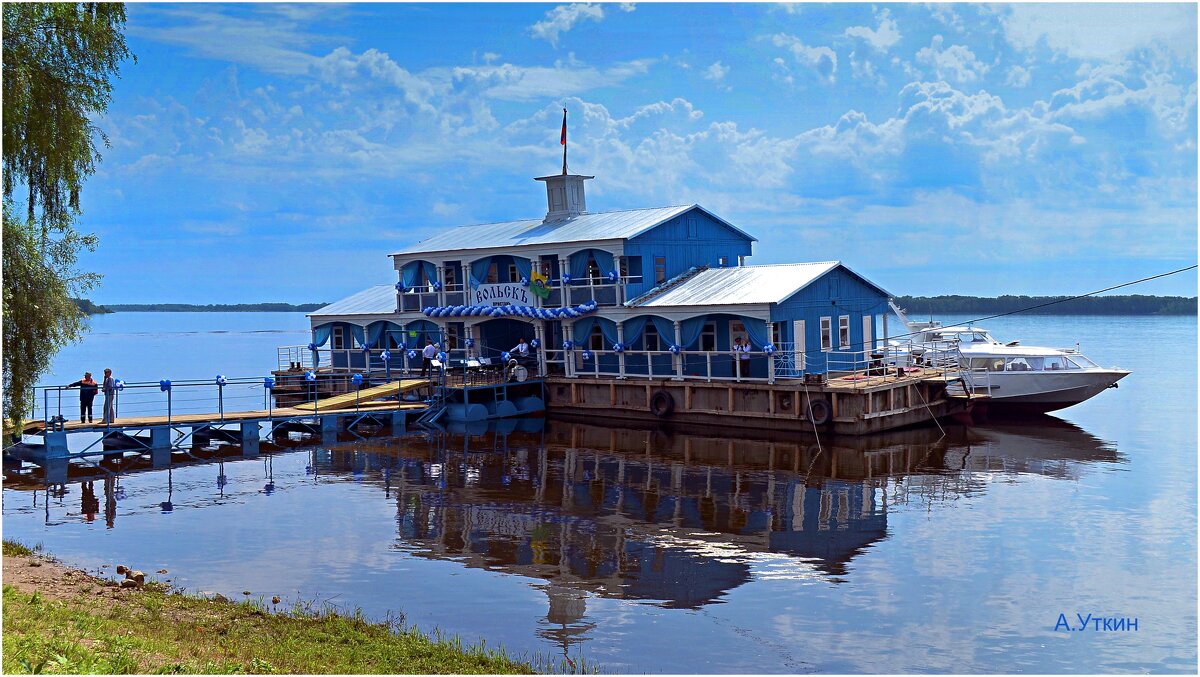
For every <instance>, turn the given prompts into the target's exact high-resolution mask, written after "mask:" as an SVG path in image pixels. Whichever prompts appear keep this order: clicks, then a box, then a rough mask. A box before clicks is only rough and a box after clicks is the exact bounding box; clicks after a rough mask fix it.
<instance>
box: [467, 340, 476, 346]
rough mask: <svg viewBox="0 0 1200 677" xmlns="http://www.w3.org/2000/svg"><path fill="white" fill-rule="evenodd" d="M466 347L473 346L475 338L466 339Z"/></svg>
mask: <svg viewBox="0 0 1200 677" xmlns="http://www.w3.org/2000/svg"><path fill="white" fill-rule="evenodd" d="M467 347H468V348H474V347H475V339H473V338H469V339H467Z"/></svg>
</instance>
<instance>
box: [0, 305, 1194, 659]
mask: <svg viewBox="0 0 1200 677" xmlns="http://www.w3.org/2000/svg"><path fill="white" fill-rule="evenodd" d="M942 319H944V320H961V319H966V318H959V317H947V318H942ZM984 325H985V326H986V327H987V328H989V329H991V330H992V332H993V333H994V334H996V335H997V336H998V338H1001V339H1002V340H1011V339H1022V340H1023V341H1024V342H1026V343H1031V344H1041V345H1073V344H1074V343H1075V342H1076V341H1078V342H1080V343H1081V346H1082V349H1083V352H1084V353H1085V354H1086V355H1088V356H1089V357H1091V358H1092V359H1093V360H1095V361H1096V362H1098V363H1100V364H1103V365H1106V366H1114V365H1115V366H1120V367H1124V368H1129V369H1132V370H1133V372H1134V373H1133V375H1131V376H1130V377H1128V378H1126V379H1125V380H1123V381H1122V382H1121V387H1120V388H1119V389H1117V390H1110V391H1107V392H1105V393H1102V394H1101V395H1100V396H1098V397H1096V398H1095V399H1094V400H1092V401H1089V402H1086V403H1084V404H1082V405H1079V406H1076V407H1073V408H1071V409H1068V410H1066V411H1063V412H1059V414H1058V417H1056V418H1051V417H1046V418H1044V419H1041V420H1038V421H1035V422H1030V423H1022V424H1011V423H1004V424H1001V423H993V424H987V425H981V426H977V427H975V428H973V429H969V430H968V429H963V428H959V427H952V428H949V429H948V434H947V435H946V436H945V437H942V436H941V433H940V432H938V431H937V429H936V428H934V429H922V430H914V431H905V432H901V433H893V434H888V435H882V436H879V437H875V438H870V439H865V440H837V441H832V440H822V445H821V446H820V447H818V445H817V444H815V443H814V441H813V440H812V439H806V438H800V439H797V438H791V439H776V440H755V439H745V436H743V435H740V434H739V435H738V437H737V438H728V439H723V438H717V437H713V436H711V435H689V434H686V431H680V430H676V431H674V432H673V433H670V432H663V431H647V430H635V429H624V428H609V427H603V426H591V425H580V424H569V423H560V422H549V423H546V424H545V426H544V427H543V426H541V425H539V424H538V423H537V422H528V421H526V422H522V423H521V424H520V425H519V426H516V425H515V423H513V422H509V423H508V425H506V426H505V427H503V428H501V429H494V428H493V429H492V430H489V431H485V432H476V433H473V434H461V433H460V434H451V435H447V436H441V437H431V436H426V435H409V436H406V437H402V438H376V439H371V440H368V441H364V442H358V443H352V444H344V445H339V446H336V447H314V448H308V449H300V450H295V451H290V452H282V453H278V454H275V455H271V456H264V457H263V458H260V459H254V460H236V461H225V462H220V463H217V462H214V463H210V464H200V465H191V466H186V467H176V468H174V469H172V470H170V471H165V470H164V471H150V472H142V473H134V474H130V475H126V476H123V477H120V478H118V479H117V480H116V481H114V482H110V483H109V486H108V487H107V489H108V490H107V491H105V490H104V487H102V484H103V482H102V481H97V482H96V483H95V489H94V493H92V492H85V491H84V490H83V487H82V486H81V485H80V484H72V485H68V486H67V487H66V489H65V493H63V492H57V491H52V492H49V493H47V492H46V491H45V490H44V489H36V488H33V487H27V486H25V487H23V486H10V485H6V486H5V488H4V492H3V516H4V520H3V532H4V537H5V538H15V539H18V540H20V541H22V542H25V543H28V544H36V543H41V544H44V545H45V547H46V548H47V549H48V550H49V551H51V552H53V553H55V554H56V555H58V556H59V557H61V558H62V559H63V560H65V561H66V562H67V563H69V564H73V565H77V566H80V567H84V568H87V569H91V570H93V571H95V570H97V569H98V568H99V567H100V566H101V565H104V564H108V565H111V566H115V565H116V564H118V563H125V564H129V565H132V566H137V567H138V568H141V569H143V570H146V571H154V570H158V569H160V568H165V569H168V570H169V571H170V573H169V574H167V575H164V576H162V577H161V578H169V579H171V582H172V583H173V584H175V585H177V586H180V587H183V588H185V589H187V590H189V591H192V592H202V593H222V594H225V595H227V596H230V597H236V598H241V593H242V591H244V590H248V591H250V592H251V593H252V595H253V596H254V597H256V598H260V597H261V598H268V599H269V598H270V597H271V596H272V595H281V596H283V597H284V598H285V599H287V600H289V601H297V600H305V601H317V602H330V603H333V604H337V605H341V606H343V607H361V608H362V609H363V610H364V611H365V612H367V613H368V614H370V615H372V616H375V617H378V618H383V617H384V616H386V615H388V614H393V615H395V614H398V613H403V615H404V618H405V619H406V621H407V622H408V623H409V624H411V625H416V626H417V627H419V628H422V629H426V630H430V629H433V628H435V627H436V628H439V629H441V630H442V631H444V632H449V633H455V634H458V635H460V636H461V637H463V638H464V639H465V640H468V641H476V640H479V639H486V640H487V643H488V645H503V646H504V647H505V648H506V649H508V650H509V651H510V652H511V653H516V654H521V653H527V654H535V653H536V654H542V655H550V656H562V655H563V654H564V652H566V653H569V655H570V656H571V657H572V658H576V659H577V658H578V657H580V656H582V657H584V658H586V660H587V661H588V663H589V664H592V665H598V666H599V667H600V668H601V669H602V670H604V671H619V672H669V673H714V672H716V673H721V672H726V673H727V672H736V673H784V672H786V673H797V672H850V673H854V672H889V673H894V672H901V673H905V672H1050V673H1063V672H1067V673H1089V672H1124V671H1155V672H1187V673H1194V672H1195V671H1196V669H1197V654H1196V636H1197V634H1196V633H1197V627H1196V601H1197V600H1196V580H1197V579H1196V571H1197V568H1196V564H1197V562H1196V533H1197V521H1196V517H1197V505H1196V495H1197V484H1196V478H1197V467H1196V462H1197V440H1196V430H1197V425H1196V411H1197V402H1196V378H1197V365H1196V338H1197V337H1196V319H1195V318H1154V317H1122V318H1093V317H1015V318H1003V319H1000V320H995V321H991V322H986V323H984ZM305 326H306V325H305V320H304V318H303V316H302V315H292V314H267V313H264V314H212V313H196V314H186V313H161V314H152V313H123V314H116V315H109V316H101V317H97V318H95V320H94V323H93V329H92V331H91V334H90V336H89V338H88V339H87V341H85V342H84V343H83V344H81V345H78V346H75V347H72V348H69V349H68V350H66V351H64V352H63V353H62V354H61V355H60V356H59V357H58V359H57V362H56V364H55V373H54V374H53V375H52V376H51V377H48V379H47V380H48V382H59V383H65V382H67V381H71V380H75V379H77V378H79V374H80V373H82V371H83V369H90V370H91V371H93V372H99V371H100V370H101V369H102V368H103V367H104V366H112V367H113V368H114V370H115V371H116V372H117V375H118V376H121V377H124V378H125V379H126V380H127V381H138V380H141V381H157V380H158V379H160V378H164V377H171V378H182V377H194V378H211V377H212V376H213V375H215V374H217V373H223V374H227V375H230V376H243V375H247V376H248V375H262V374H264V373H266V372H268V371H269V370H270V369H271V368H273V366H274V364H275V351H274V349H275V347H276V346H278V345H284V344H300V343H304V342H306V341H307V338H306V336H307V334H306V332H305V331H304V327H305ZM214 328H220V331H216V330H214ZM252 395H253V396H260V394H252ZM252 395H247V396H246V397H248V398H249V397H251V396H252ZM70 411H71V412H72V413H73V410H70ZM93 496H96V497H98V503H99V504H98V505H97V504H95V503H91V505H90V506H85V505H84V502H85V499H86V500H87V501H88V502H89V503H90V502H91V501H92V500H93V499H92V497H93ZM85 508H87V510H85ZM87 513H91V514H87ZM111 566H110V568H109V569H106V570H105V571H112V568H111ZM1077 614H1078V616H1077ZM1060 615H1061V618H1060ZM1089 616H1090V617H1091V618H1092V619H1114V618H1119V619H1122V620H1126V619H1128V620H1133V619H1136V629H1135V630H1128V629H1126V630H1124V631H1118V630H1112V629H1105V627H1104V625H1102V624H1101V623H1100V622H1098V621H1097V622H1095V623H1089V627H1088V628H1087V629H1086V630H1083V631H1079V630H1078V627H1079V626H1080V625H1081V623H1080V618H1087V617H1089ZM1063 618H1065V619H1066V621H1068V623H1069V625H1070V626H1071V628H1072V630H1071V631H1068V630H1066V629H1064V628H1063V627H1062V625H1061V623H1060V621H1061V620H1062V619H1063ZM1093 625H1095V628H1093V627H1092V626H1093ZM1125 625H1126V627H1128V623H1127V622H1126V624H1125ZM1056 626H1058V627H1057V628H1056Z"/></svg>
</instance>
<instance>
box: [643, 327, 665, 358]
mask: <svg viewBox="0 0 1200 677" xmlns="http://www.w3.org/2000/svg"><path fill="white" fill-rule="evenodd" d="M642 346H643V349H644V350H649V351H652V352H657V351H659V350H662V347H661V346H662V342H661V341H660V339H659V337H658V329H657V328H655V326H654V323H653V322H648V323H647V324H646V333H644V334H642Z"/></svg>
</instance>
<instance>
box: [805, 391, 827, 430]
mask: <svg viewBox="0 0 1200 677" xmlns="http://www.w3.org/2000/svg"><path fill="white" fill-rule="evenodd" d="M808 415H809V418H810V419H811V420H812V423H813V425H825V424H827V423H829V422H830V421H832V420H833V407H831V406H829V401H828V400H825V399H824V398H821V397H814V398H811V399H810V400H809V401H808Z"/></svg>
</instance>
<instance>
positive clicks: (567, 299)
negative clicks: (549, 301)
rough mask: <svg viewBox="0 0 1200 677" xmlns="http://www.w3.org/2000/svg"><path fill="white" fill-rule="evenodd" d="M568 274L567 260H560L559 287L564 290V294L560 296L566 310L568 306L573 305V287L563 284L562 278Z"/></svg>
mask: <svg viewBox="0 0 1200 677" xmlns="http://www.w3.org/2000/svg"><path fill="white" fill-rule="evenodd" d="M567 272H568V271H567V260H566V259H559V260H558V286H559V287H561V288H562V293H560V294H559V301H560V302H561V303H562V305H563V307H564V308H565V307H566V306H569V305H571V287H570V285H566V284H563V282H562V276H563V275H566V274H567Z"/></svg>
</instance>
